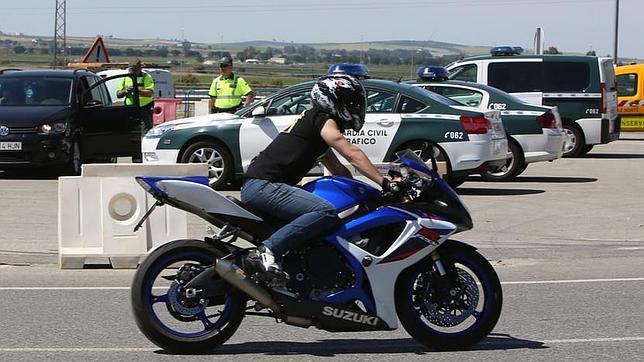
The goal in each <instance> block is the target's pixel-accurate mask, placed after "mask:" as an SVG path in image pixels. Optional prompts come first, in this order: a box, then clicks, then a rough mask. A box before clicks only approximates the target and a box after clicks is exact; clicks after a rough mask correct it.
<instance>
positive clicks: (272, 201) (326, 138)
mask: <svg viewBox="0 0 644 362" xmlns="http://www.w3.org/2000/svg"><path fill="white" fill-rule="evenodd" d="M311 101H312V105H313V107H312V108H311V109H309V110H307V111H305V112H304V113H302V115H301V116H300V117H299V118H297V119H296V120H295V121H294V122H293V123H292V124H291V125H290V126H289V127H287V129H286V130H285V131H283V132H281V133H280V134H279V135H278V136H277V137H276V138H275V139H274V140H273V141H272V142H271V143H270V144H269V145H268V146H267V147H266V149H265V150H264V151H262V152H260V154H259V155H258V156H257V157H255V158H254V159H253V161H252V162H251V164H250V166H249V167H248V170H247V171H246V173H245V174H244V183H243V186H242V189H241V200H242V202H243V203H245V204H247V205H250V206H251V207H254V208H256V209H259V210H260V211H262V212H264V213H267V214H270V215H273V216H275V217H276V218H279V219H281V220H283V221H286V222H288V223H287V224H286V225H284V226H283V227H281V228H280V229H278V230H277V231H276V232H275V233H274V234H272V235H271V236H270V237H269V238H268V239H266V240H264V242H263V243H262V244H263V245H262V246H260V247H259V248H258V251H259V260H260V263H261V265H262V267H263V269H264V272H269V273H271V274H273V275H276V276H281V277H284V278H287V277H288V276H287V275H286V274H285V273H283V272H282V271H281V267H280V264H279V260H280V258H281V256H282V255H284V254H285V253H286V252H287V251H288V250H290V249H293V248H296V247H297V246H299V245H301V243H303V242H306V241H307V240H311V239H313V238H315V237H318V236H321V235H324V234H325V233H326V232H328V231H329V230H331V229H332V228H333V227H334V226H335V225H336V223H337V221H338V218H337V210H336V209H335V207H334V206H333V205H332V204H331V203H329V202H328V201H326V200H324V199H322V198H320V197H317V196H315V195H313V194H312V193H309V192H308V191H305V190H303V189H301V188H299V187H297V186H296V185H297V183H298V182H300V181H301V180H302V178H303V177H304V176H305V175H306V174H307V173H308V171H309V170H311V168H313V167H314V166H315V165H316V164H317V162H318V160H320V159H321V161H322V164H323V165H324V166H325V167H326V168H327V169H328V170H329V171H330V172H331V173H332V174H333V175H336V176H344V177H351V172H350V171H349V170H348V169H347V168H346V167H344V166H343V165H342V164H341V163H340V161H339V160H338V158H337V157H336V156H335V154H334V153H333V151H332V149H333V150H335V151H337V152H338V153H339V154H340V155H342V157H344V158H345V159H346V160H347V161H349V163H351V165H352V166H354V167H355V168H356V169H357V170H358V171H359V172H360V173H361V174H362V175H364V176H366V177H367V178H369V179H370V180H371V181H373V182H375V183H377V184H379V185H381V187H382V189H383V191H384V192H392V191H394V192H395V191H397V190H399V189H400V185H399V183H398V182H396V181H392V180H390V179H388V178H385V177H383V176H382V175H381V174H380V172H379V171H378V169H376V167H375V166H374V165H373V164H372V163H371V161H369V158H368V157H367V156H366V155H365V154H364V152H363V151H362V150H361V149H360V148H358V147H357V146H355V145H353V144H351V143H350V142H349V141H348V140H347V139H346V138H345V137H344V134H343V132H344V130H346V129H353V130H354V131H356V132H357V131H359V130H360V129H361V128H362V126H363V125H364V121H365V112H366V93H365V90H364V88H363V87H362V85H361V84H360V83H359V82H358V81H357V80H356V79H355V78H354V77H352V76H349V75H345V74H336V75H331V76H326V77H322V78H320V79H319V80H318V81H317V82H316V84H315V85H314V86H313V89H312V90H311Z"/></svg>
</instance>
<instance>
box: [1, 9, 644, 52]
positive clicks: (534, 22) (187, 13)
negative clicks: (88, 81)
mask: <svg viewBox="0 0 644 362" xmlns="http://www.w3.org/2000/svg"><path fill="white" fill-rule="evenodd" d="M615 1H617V0H456V1H455V0H355V1H349V0H326V1H316V2H307V1H302V0H299V1H296V0H270V1H267V0H234V1H228V2H223V1H206V0H172V1H170V0H155V1H149V0H137V1H134V0H110V1H109V2H107V1H104V0H103V1H96V0H67V19H66V25H67V35H68V36H73V35H75V36H95V35H97V34H101V35H113V36H114V37H118V38H165V39H181V38H185V39H188V40H190V41H196V42H206V43H219V42H237V41H248V40H279V41H286V42H291V41H292V42H296V43H318V42H353V41H365V42H367V41H377V40H435V41H443V42H450V43H459V44H466V45H520V46H523V47H526V48H532V40H533V36H534V32H535V29H536V28H537V27H542V28H544V30H545V44H546V47H547V46H556V47H557V48H558V49H559V50H560V51H564V52H582V53H583V52H586V51H588V50H589V49H594V50H595V51H596V52H597V54H598V55H609V54H610V55H612V54H613V47H614V45H613V44H614V41H613V38H614V24H615V23H614V21H615ZM0 3H2V4H3V5H2V10H1V11H0V30H1V31H3V32H22V33H25V34H30V35H41V36H42V35H50V36H51V35H52V34H53V31H54V7H55V3H56V1H55V0H20V1H14V0H0ZM619 3H620V17H619V43H618V54H619V55H620V56H623V57H638V58H641V59H644V46H642V44H644V41H643V40H642V38H643V35H644V31H642V30H641V29H642V27H641V24H642V23H643V22H644V19H643V18H642V17H643V16H644V0H620V1H619Z"/></svg>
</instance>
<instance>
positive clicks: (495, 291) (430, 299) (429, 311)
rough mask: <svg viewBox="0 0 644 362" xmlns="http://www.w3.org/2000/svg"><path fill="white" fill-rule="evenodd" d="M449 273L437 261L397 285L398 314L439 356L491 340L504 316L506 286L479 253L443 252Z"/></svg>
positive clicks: (469, 250)
mask: <svg viewBox="0 0 644 362" xmlns="http://www.w3.org/2000/svg"><path fill="white" fill-rule="evenodd" d="M438 253H439V254H440V260H441V262H442V264H443V266H444V268H445V270H446V272H447V274H446V275H444V276H441V275H440V273H439V272H438V270H437V267H436V264H435V263H433V262H432V261H431V260H429V261H426V262H421V263H419V264H417V265H415V266H413V267H411V268H410V269H408V270H406V271H404V272H403V273H402V274H401V276H400V277H399V279H398V282H397V283H396V312H397V314H398V318H399V319H400V322H401V323H402V325H403V327H404V328H405V330H406V331H407V333H409V334H410V335H411V336H412V337H413V338H414V339H416V340H417V341H418V342H420V343H423V344H425V345H426V346H428V347H430V348H433V349H438V350H457V349H464V348H466V347H468V346H470V345H472V344H475V343H477V342H479V341H480V340H482V339H483V338H485V337H486V336H487V335H488V334H489V333H490V332H491V331H492V329H493V328H494V326H495V325H496V322H497V321H498V320H499V316H500V315H501V306H502V304H503V297H502V290H501V283H500V282H499V278H498V276H497V275H496V272H495V271H494V268H493V267H492V265H490V263H489V262H488V261H487V260H486V259H485V258H484V257H483V256H481V255H480V254H479V253H478V252H476V250H475V249H473V248H469V247H458V246H451V247H450V246H448V247H445V248H443V247H440V248H439V249H438Z"/></svg>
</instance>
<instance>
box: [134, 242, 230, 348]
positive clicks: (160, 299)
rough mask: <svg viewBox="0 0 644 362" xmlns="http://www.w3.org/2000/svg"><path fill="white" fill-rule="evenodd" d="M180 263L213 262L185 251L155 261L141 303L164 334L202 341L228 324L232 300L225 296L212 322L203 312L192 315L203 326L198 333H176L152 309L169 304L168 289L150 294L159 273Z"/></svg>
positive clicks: (199, 254)
mask: <svg viewBox="0 0 644 362" xmlns="http://www.w3.org/2000/svg"><path fill="white" fill-rule="evenodd" d="M180 261H197V262H199V263H200V264H201V265H212V263H213V262H214V257H213V256H210V255H206V254H204V253H200V252H197V251H185V252H180V253H176V254H171V255H168V256H166V257H164V258H161V259H160V260H157V261H156V262H155V263H154V264H153V267H152V268H151V269H150V271H149V272H148V275H147V277H146V280H145V287H144V290H143V293H144V296H143V301H144V303H145V305H146V308H147V310H148V313H149V314H150V316H151V317H152V319H153V321H154V323H156V324H157V325H158V326H159V327H161V329H163V330H164V331H165V332H167V333H169V334H171V335H173V336H176V337H180V338H185V339H202V338H204V337H209V336H210V335H212V334H216V333H219V331H220V330H221V328H222V327H223V326H224V325H225V324H226V323H228V319H229V317H230V314H231V311H232V309H233V308H232V307H233V300H232V297H231V295H230V294H226V302H225V304H224V307H223V310H222V311H221V314H220V315H219V316H218V318H217V319H216V320H215V321H214V322H213V321H211V320H210V318H209V316H207V314H206V313H205V310H203V311H201V312H200V313H197V314H196V315H194V317H195V318H197V319H198V320H199V321H200V322H201V324H202V325H203V330H201V331H198V332H181V331H178V330H176V329H174V328H172V327H171V326H169V325H167V324H165V323H164V322H163V321H162V320H161V319H160V318H159V315H158V314H157V312H156V311H155V310H154V307H153V306H154V304H157V303H169V302H170V300H169V297H168V291H169V289H168V290H166V291H165V294H162V295H154V294H153V293H152V287H153V285H154V282H155V280H157V278H158V277H159V275H160V274H161V272H162V271H163V270H164V269H165V268H166V267H167V266H169V265H171V264H174V263H176V262H180Z"/></svg>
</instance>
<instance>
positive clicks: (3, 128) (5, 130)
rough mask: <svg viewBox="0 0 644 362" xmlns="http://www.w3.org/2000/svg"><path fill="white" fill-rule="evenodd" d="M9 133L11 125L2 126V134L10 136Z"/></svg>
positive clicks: (0, 134) (0, 127)
mask: <svg viewBox="0 0 644 362" xmlns="http://www.w3.org/2000/svg"><path fill="white" fill-rule="evenodd" d="M8 135H9V127H7V126H0V136H2V137H4V136H8Z"/></svg>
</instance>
